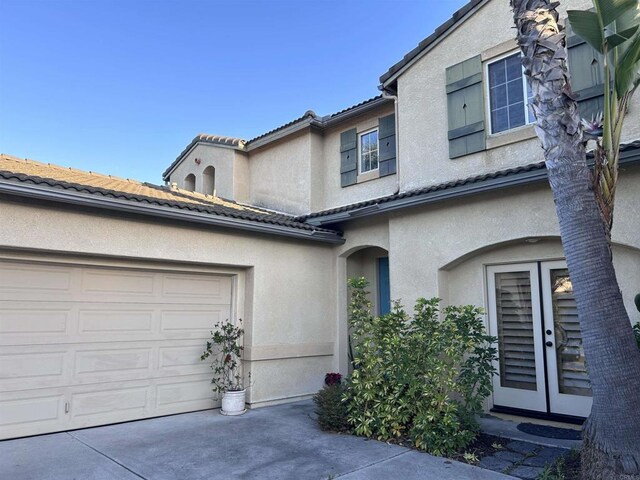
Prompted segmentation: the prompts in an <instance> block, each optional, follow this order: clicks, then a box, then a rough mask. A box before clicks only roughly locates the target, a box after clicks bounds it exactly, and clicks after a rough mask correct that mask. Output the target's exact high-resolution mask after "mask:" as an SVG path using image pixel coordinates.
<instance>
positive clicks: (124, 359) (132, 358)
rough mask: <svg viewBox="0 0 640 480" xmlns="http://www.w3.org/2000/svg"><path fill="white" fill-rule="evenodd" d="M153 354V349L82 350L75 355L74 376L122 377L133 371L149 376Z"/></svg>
mask: <svg viewBox="0 0 640 480" xmlns="http://www.w3.org/2000/svg"><path fill="white" fill-rule="evenodd" d="M151 352H152V349H151V347H148V348H110V349H95V350H81V351H78V352H76V355H75V362H74V364H75V369H74V376H87V375H96V374H102V373H109V374H111V375H118V376H120V375H122V374H126V373H128V372H130V371H132V370H145V375H147V376H148V375H149V372H148V371H149V370H150V369H151Z"/></svg>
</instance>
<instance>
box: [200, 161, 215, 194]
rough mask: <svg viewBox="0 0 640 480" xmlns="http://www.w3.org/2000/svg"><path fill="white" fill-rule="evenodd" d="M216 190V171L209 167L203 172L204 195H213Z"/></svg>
mask: <svg viewBox="0 0 640 480" xmlns="http://www.w3.org/2000/svg"><path fill="white" fill-rule="evenodd" d="M215 189H216V169H215V168H213V167H211V166H209V167H207V168H205V169H204V172H202V193H204V194H205V195H213V192H215Z"/></svg>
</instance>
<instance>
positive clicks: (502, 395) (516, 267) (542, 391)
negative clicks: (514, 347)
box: [486, 262, 547, 413]
mask: <svg viewBox="0 0 640 480" xmlns="http://www.w3.org/2000/svg"><path fill="white" fill-rule="evenodd" d="M524 271H526V272H529V275H530V280H531V308H532V315H533V344H534V355H535V371H536V390H535V391H533V390H523V389H518V388H511V387H503V386H502V385H501V383H500V362H499V360H495V361H494V362H493V365H494V367H495V368H496V371H497V373H496V374H495V375H494V376H493V403H494V405H499V406H505V407H507V406H512V407H514V406H515V408H520V409H523V410H532V411H538V412H545V413H546V412H547V396H546V385H545V372H544V351H543V350H544V349H543V343H544V342H543V338H542V332H541V330H540V328H539V327H540V324H537V325H536V318H538V319H539V318H541V311H540V310H541V308H540V305H541V303H540V290H539V288H538V286H539V278H538V264H537V263H535V262H534V263H514V264H509V265H493V266H487V267H486V274H487V293H488V306H489V311H488V314H489V333H490V335H493V336H494V337H496V338H498V318H497V306H496V294H495V293H496V283H495V274H496V273H508V272H524Z"/></svg>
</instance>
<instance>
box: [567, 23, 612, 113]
mask: <svg viewBox="0 0 640 480" xmlns="http://www.w3.org/2000/svg"><path fill="white" fill-rule="evenodd" d="M566 25H567V40H566V43H567V54H568V57H569V58H568V60H567V62H568V66H569V72H570V73H571V89H572V90H573V93H574V94H575V96H576V100H577V101H578V109H579V112H580V116H581V117H582V118H587V119H591V117H593V116H594V115H596V114H597V113H598V112H602V111H603V110H604V70H603V60H602V55H600V53H599V52H598V51H596V50H595V49H594V48H593V47H592V46H591V45H589V44H588V43H587V42H585V41H584V40H582V39H581V38H580V37H579V36H577V35H576V34H574V33H573V32H572V31H571V26H570V25H569V20H568V19H567V21H566Z"/></svg>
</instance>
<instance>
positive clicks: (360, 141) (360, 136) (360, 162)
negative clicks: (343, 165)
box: [358, 127, 380, 175]
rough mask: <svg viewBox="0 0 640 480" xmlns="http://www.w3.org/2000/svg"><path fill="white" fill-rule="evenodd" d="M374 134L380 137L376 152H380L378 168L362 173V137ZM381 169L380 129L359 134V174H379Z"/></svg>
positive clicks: (377, 139)
mask: <svg viewBox="0 0 640 480" xmlns="http://www.w3.org/2000/svg"><path fill="white" fill-rule="evenodd" d="M373 132H378V135H376V151H377V152H378V165H377V166H376V168H372V169H370V170H365V171H362V137H364V136H365V135H368V134H370V133H373ZM379 168H380V132H379V131H378V127H374V128H370V129H368V130H365V131H363V132H358V174H359V175H360V174H367V173H369V172H377V171H378V169H379Z"/></svg>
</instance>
